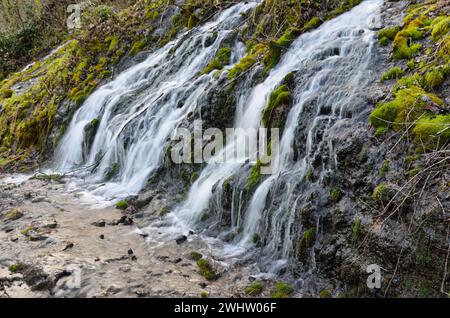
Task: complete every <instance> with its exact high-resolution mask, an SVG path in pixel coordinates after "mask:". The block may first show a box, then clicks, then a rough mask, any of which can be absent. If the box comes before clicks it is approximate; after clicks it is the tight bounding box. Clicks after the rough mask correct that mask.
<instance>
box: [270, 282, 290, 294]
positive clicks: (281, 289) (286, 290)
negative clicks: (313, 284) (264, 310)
mask: <svg viewBox="0 0 450 318" xmlns="http://www.w3.org/2000/svg"><path fill="white" fill-rule="evenodd" d="M293 292H294V288H293V287H292V286H291V285H289V284H286V283H284V282H278V283H276V284H275V289H274V290H272V292H271V293H270V297H272V298H288V297H289V296H291V295H292V293H293Z"/></svg>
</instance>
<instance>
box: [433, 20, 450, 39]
mask: <svg viewBox="0 0 450 318" xmlns="http://www.w3.org/2000/svg"><path fill="white" fill-rule="evenodd" d="M449 31H450V16H447V17H438V18H436V20H435V21H433V22H432V30H431V37H432V38H433V41H435V42H437V41H439V40H440V39H442V37H443V36H444V35H447V34H448V33H449Z"/></svg>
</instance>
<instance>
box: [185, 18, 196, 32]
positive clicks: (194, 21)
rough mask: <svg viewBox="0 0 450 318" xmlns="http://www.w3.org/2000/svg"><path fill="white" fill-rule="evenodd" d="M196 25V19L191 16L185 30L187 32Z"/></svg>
mask: <svg viewBox="0 0 450 318" xmlns="http://www.w3.org/2000/svg"><path fill="white" fill-rule="evenodd" d="M197 23H198V18H197V17H196V16H195V15H191V16H190V17H189V20H188V23H187V28H188V30H190V29H192V28H194V27H195V26H196V25H197Z"/></svg>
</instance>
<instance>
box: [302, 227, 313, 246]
mask: <svg viewBox="0 0 450 318" xmlns="http://www.w3.org/2000/svg"><path fill="white" fill-rule="evenodd" d="M315 240H316V228H315V227H312V228H310V229H308V230H306V231H305V232H304V233H303V235H302V238H301V240H300V250H301V251H302V252H303V251H306V250H307V249H308V248H310V247H312V246H313V245H314V242H315Z"/></svg>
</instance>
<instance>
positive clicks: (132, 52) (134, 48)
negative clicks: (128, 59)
mask: <svg viewBox="0 0 450 318" xmlns="http://www.w3.org/2000/svg"><path fill="white" fill-rule="evenodd" d="M146 45H147V43H146V42H145V41H136V42H134V43H133V45H132V46H131V49H130V52H129V54H130V55H131V56H134V55H136V54H137V53H139V52H140V51H142V49H143V48H144V47H145V46H146Z"/></svg>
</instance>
